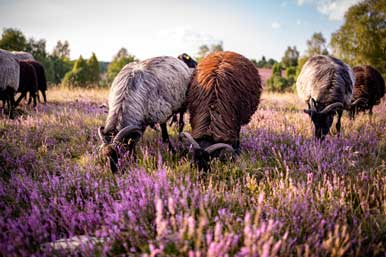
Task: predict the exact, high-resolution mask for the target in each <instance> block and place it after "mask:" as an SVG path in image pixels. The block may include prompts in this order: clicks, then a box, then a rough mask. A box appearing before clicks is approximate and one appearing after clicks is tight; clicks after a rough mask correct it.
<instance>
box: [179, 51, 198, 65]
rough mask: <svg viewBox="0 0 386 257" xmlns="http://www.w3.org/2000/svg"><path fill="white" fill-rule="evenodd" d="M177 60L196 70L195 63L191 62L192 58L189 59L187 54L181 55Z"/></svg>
mask: <svg viewBox="0 0 386 257" xmlns="http://www.w3.org/2000/svg"><path fill="white" fill-rule="evenodd" d="M178 59H180V60H181V61H183V62H184V63H185V64H186V65H188V67H189V68H196V66H197V62H196V61H195V60H193V58H192V57H190V56H189V55H188V54H186V53H183V54H181V55H179V56H178Z"/></svg>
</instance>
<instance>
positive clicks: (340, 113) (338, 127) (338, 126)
mask: <svg viewBox="0 0 386 257" xmlns="http://www.w3.org/2000/svg"><path fill="white" fill-rule="evenodd" d="M337 112H338V120H337V122H336V131H337V132H338V136H339V135H340V127H341V125H340V120H341V118H342V114H343V110H339V111H337Z"/></svg>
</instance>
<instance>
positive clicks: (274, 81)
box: [266, 74, 289, 92]
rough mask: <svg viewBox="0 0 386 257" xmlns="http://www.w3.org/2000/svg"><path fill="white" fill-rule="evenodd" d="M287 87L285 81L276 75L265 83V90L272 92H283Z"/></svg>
mask: <svg viewBox="0 0 386 257" xmlns="http://www.w3.org/2000/svg"><path fill="white" fill-rule="evenodd" d="M288 86H289V84H288V81H287V79H286V78H283V77H282V76H279V75H277V74H274V75H272V77H270V78H269V79H268V80H267V83H266V87H267V90H268V91H272V92H284V91H285V90H286V89H287V88H288Z"/></svg>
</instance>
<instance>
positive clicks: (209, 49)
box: [195, 41, 224, 62]
mask: <svg viewBox="0 0 386 257" xmlns="http://www.w3.org/2000/svg"><path fill="white" fill-rule="evenodd" d="M219 51H224V47H223V42H222V41H220V42H219V43H217V44H212V45H210V46H208V45H206V44H204V45H201V46H200V47H199V48H198V52H197V56H196V57H195V59H196V60H197V61H198V62H199V61H200V60H202V58H204V57H205V56H207V55H208V54H211V53H214V52H219Z"/></svg>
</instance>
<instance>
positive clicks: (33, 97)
mask: <svg viewBox="0 0 386 257" xmlns="http://www.w3.org/2000/svg"><path fill="white" fill-rule="evenodd" d="M30 95H31V93H30ZM32 99H33V100H34V105H33V106H34V107H36V93H34V94H32Z"/></svg>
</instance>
